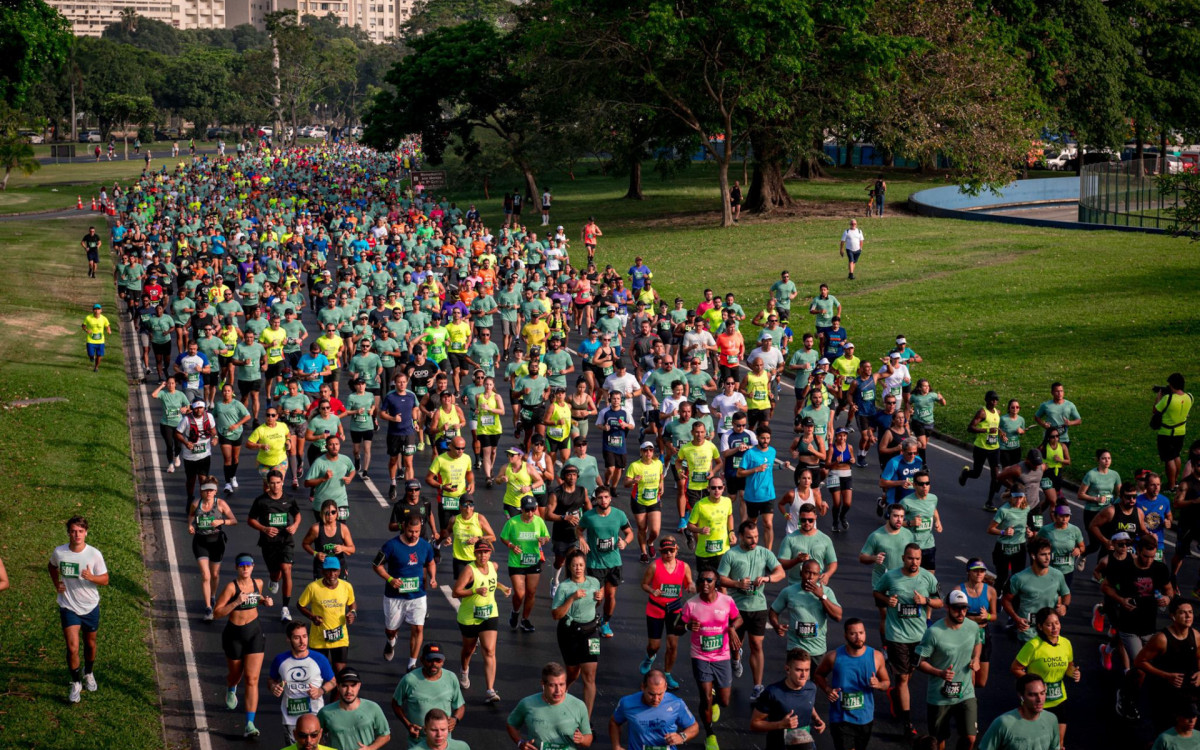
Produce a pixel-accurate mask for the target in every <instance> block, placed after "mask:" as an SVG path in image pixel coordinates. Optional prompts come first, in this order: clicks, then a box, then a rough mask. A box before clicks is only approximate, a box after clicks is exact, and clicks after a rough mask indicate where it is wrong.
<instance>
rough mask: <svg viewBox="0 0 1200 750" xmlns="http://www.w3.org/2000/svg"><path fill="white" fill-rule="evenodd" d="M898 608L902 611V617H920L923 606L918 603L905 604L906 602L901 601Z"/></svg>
mask: <svg viewBox="0 0 1200 750" xmlns="http://www.w3.org/2000/svg"><path fill="white" fill-rule="evenodd" d="M898 609H899V611H900V617H901V618H902V619H905V620H907V619H910V618H913V617H919V616H920V615H921V608H920V607H918V606H917V605H916V604H905V603H904V602H900V606H899V607H898Z"/></svg>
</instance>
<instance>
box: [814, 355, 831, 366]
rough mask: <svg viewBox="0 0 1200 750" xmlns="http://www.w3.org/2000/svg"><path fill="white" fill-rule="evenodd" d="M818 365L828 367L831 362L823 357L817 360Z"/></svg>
mask: <svg viewBox="0 0 1200 750" xmlns="http://www.w3.org/2000/svg"><path fill="white" fill-rule="evenodd" d="M817 364H818V365H827V364H829V360H828V359H826V358H825V357H821V358H820V359H818V360H817Z"/></svg>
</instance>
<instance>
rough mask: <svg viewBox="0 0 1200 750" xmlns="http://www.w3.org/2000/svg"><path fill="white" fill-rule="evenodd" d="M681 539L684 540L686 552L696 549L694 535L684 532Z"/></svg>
mask: <svg viewBox="0 0 1200 750" xmlns="http://www.w3.org/2000/svg"><path fill="white" fill-rule="evenodd" d="M683 537H684V540H685V541H686V542H687V548H688V550H689V551H690V550H695V549H696V535H695V534H693V533H692V532H690V531H684V532H683Z"/></svg>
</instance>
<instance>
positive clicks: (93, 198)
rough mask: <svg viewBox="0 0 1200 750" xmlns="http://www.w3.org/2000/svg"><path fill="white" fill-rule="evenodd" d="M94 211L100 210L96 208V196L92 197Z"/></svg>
mask: <svg viewBox="0 0 1200 750" xmlns="http://www.w3.org/2000/svg"><path fill="white" fill-rule="evenodd" d="M92 210H93V211H98V210H99V209H98V208H96V196H94V195H93V196H92Z"/></svg>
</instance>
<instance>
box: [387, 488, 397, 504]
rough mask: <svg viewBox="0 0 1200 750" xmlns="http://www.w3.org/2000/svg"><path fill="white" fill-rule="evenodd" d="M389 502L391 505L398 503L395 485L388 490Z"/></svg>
mask: <svg viewBox="0 0 1200 750" xmlns="http://www.w3.org/2000/svg"><path fill="white" fill-rule="evenodd" d="M388 502H389V503H394V502H396V485H394V484H393V485H392V486H391V487H389V488H388Z"/></svg>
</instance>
